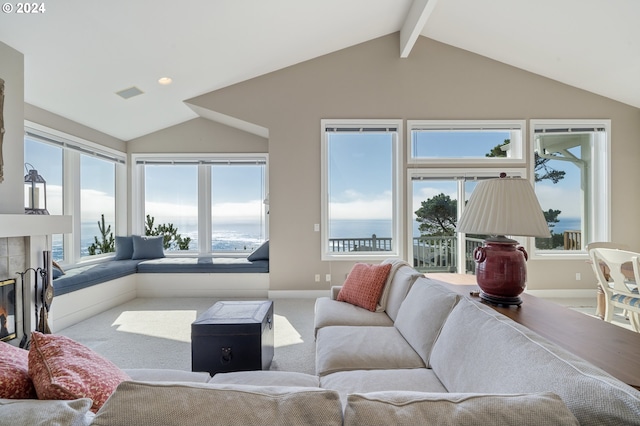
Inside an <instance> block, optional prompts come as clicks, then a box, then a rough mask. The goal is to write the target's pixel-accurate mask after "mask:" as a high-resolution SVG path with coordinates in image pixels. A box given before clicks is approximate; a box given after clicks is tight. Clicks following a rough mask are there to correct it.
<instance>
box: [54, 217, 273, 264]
mask: <svg viewBox="0 0 640 426" xmlns="http://www.w3.org/2000/svg"><path fill="white" fill-rule="evenodd" d="M174 227H176V228H177V229H178V233H179V234H180V235H182V236H183V237H190V238H191V242H190V244H189V249H190V250H194V251H197V248H198V227H197V224H195V223H183V224H177V223H174ZM81 232H82V238H81V242H80V244H81V246H80V253H81V255H82V256H88V255H89V250H88V247H89V246H90V245H91V244H92V243H93V242H94V237H95V236H97V237H98V239H99V240H100V238H101V237H100V231H99V229H98V226H97V224H96V223H95V222H89V223H83V224H82V230H81ZM211 240H212V241H211V250H212V251H214V252H225V253H251V252H252V251H253V250H255V249H256V248H258V247H259V246H260V245H261V244H262V243H263V242H264V240H265V236H264V233H263V232H262V230H261V226H260V224H246V223H240V224H238V223H235V224H220V226H218V227H217V228H216V229H215V230H214V231H213V232H212V234H211ZM52 256H53V259H55V260H62V257H63V241H62V236H61V235H54V236H53V239H52Z"/></svg>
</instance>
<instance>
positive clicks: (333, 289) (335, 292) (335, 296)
mask: <svg viewBox="0 0 640 426" xmlns="http://www.w3.org/2000/svg"><path fill="white" fill-rule="evenodd" d="M341 288H342V286H341V285H334V286H331V300H336V299H338V293H340V289H341Z"/></svg>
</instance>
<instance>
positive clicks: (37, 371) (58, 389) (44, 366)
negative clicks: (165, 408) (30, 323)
mask: <svg viewBox="0 0 640 426" xmlns="http://www.w3.org/2000/svg"><path fill="white" fill-rule="evenodd" d="M29 375H30V376H31V379H32V380H33V384H34V386H35V388H36V392H37V394H38V398H39V399H61V400H65V399H77V398H91V399H92V400H93V405H92V407H91V410H92V411H94V412H95V411H97V410H98V409H99V408H100V407H101V406H102V404H104V402H105V401H106V400H107V398H109V396H110V395H111V393H113V391H114V390H115V388H116V386H118V384H119V383H120V382H122V381H123V380H128V379H129V376H127V375H126V374H125V373H124V372H123V371H122V370H120V369H119V368H118V367H116V366H115V365H114V364H113V363H112V362H111V361H109V360H108V359H106V358H103V357H102V356H101V355H99V354H97V353H96V352H94V351H92V350H91V349H89V348H87V347H86V346H84V345H82V344H80V343H78V342H75V341H73V340H71V339H69V338H68V337H65V336H57V335H53V334H42V333H38V332H36V331H34V332H33V333H32V334H31V347H30V349H29Z"/></svg>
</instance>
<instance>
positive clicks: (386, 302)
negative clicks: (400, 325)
mask: <svg viewBox="0 0 640 426" xmlns="http://www.w3.org/2000/svg"><path fill="white" fill-rule="evenodd" d="M385 263H390V264H391V265H392V270H391V272H390V273H389V279H388V280H387V284H386V285H385V287H384V291H383V293H382V296H381V297H380V305H383V306H384V310H385V312H386V313H387V315H389V317H390V318H391V320H393V321H395V320H396V317H397V316H398V310H400V305H401V304H402V301H403V300H404V298H405V297H406V296H407V293H409V290H410V289H411V286H412V285H413V283H414V282H415V281H416V280H417V279H418V278H419V277H422V276H423V274H421V273H420V272H418V271H416V270H415V269H413V268H412V267H411V266H410V265H409V264H408V263H407V262H405V261H403V260H391V259H387V260H385V261H383V262H382V264H385Z"/></svg>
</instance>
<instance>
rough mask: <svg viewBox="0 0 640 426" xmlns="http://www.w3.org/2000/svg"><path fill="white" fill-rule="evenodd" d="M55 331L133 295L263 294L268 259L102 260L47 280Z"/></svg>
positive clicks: (267, 281)
mask: <svg viewBox="0 0 640 426" xmlns="http://www.w3.org/2000/svg"><path fill="white" fill-rule="evenodd" d="M53 289H54V296H55V297H54V299H53V303H52V306H51V312H50V315H49V319H50V326H51V329H52V330H53V331H54V332H55V331H57V330H61V329H62V328H65V327H68V326H70V325H73V324H75V323H77V322H79V321H82V320H84V319H87V318H90V317H91V316H94V315H96V314H98V313H100V312H103V311H106V310H108V309H111V308H113V307H115V306H117V305H120V304H122V303H124V302H126V301H128V300H131V299H134V298H136V297H174V298H179V297H212V298H221V297H227V298H229V297H256V298H265V297H267V295H268V292H269V261H268V260H254V261H250V260H248V259H247V258H244V257H243V258H236V257H209V256H207V257H173V256H171V257H163V258H159V259H146V260H143V259H140V260H131V259H127V260H108V261H106V262H101V263H96V264H91V265H84V266H79V267H76V268H69V269H68V270H66V271H65V274H64V275H62V276H60V277H58V278H56V279H54V280H53Z"/></svg>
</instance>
